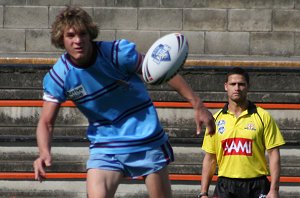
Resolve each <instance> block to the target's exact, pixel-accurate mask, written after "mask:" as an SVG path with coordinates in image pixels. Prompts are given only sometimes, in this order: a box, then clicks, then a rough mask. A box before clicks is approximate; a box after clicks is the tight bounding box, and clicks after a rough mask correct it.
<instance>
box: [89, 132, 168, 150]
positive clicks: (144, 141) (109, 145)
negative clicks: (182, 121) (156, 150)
mask: <svg viewBox="0 0 300 198" xmlns="http://www.w3.org/2000/svg"><path fill="white" fill-rule="evenodd" d="M164 135H165V132H164V130H163V129H161V130H160V131H159V133H158V134H156V135H155V136H153V137H147V138H144V139H141V140H134V141H128V140H124V141H111V142H101V143H100V142H98V143H95V144H91V145H90V149H93V148H124V147H132V146H140V145H144V144H148V143H151V142H155V141H157V140H159V139H161V138H163V136H164ZM134 142H137V143H134ZM122 143H125V145H120V144H122ZM128 143H130V144H128Z"/></svg>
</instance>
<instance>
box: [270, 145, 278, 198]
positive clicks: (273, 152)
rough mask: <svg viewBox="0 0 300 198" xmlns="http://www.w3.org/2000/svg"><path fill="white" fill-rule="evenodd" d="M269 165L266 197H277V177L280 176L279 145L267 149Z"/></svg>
mask: <svg viewBox="0 0 300 198" xmlns="http://www.w3.org/2000/svg"><path fill="white" fill-rule="evenodd" d="M268 157H269V167H270V173H271V187H270V191H269V193H268V195H267V198H277V197H279V192H278V191H279V178H280V151H279V147H275V148H271V149H269V150H268Z"/></svg>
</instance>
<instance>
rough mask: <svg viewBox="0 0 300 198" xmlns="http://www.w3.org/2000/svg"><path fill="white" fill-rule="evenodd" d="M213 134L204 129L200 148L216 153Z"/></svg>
mask: <svg viewBox="0 0 300 198" xmlns="http://www.w3.org/2000/svg"><path fill="white" fill-rule="evenodd" d="M215 136H216V135H215V134H214V135H210V134H209V133H208V131H207V130H206V131H205V134H204V139H203V144H202V150H204V151H205V152H207V153H211V154H216V147H215Z"/></svg>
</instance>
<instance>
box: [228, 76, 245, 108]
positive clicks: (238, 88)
mask: <svg viewBox="0 0 300 198" xmlns="http://www.w3.org/2000/svg"><path fill="white" fill-rule="evenodd" d="M224 87H225V90H226V91H227V96H228V100H229V102H230V101H233V102H236V103H243V102H246V101H247V92H248V83H247V81H246V79H245V78H244V76H242V75H239V74H233V75H230V76H228V81H227V82H226V83H225V84H224Z"/></svg>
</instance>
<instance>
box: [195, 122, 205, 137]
mask: <svg viewBox="0 0 300 198" xmlns="http://www.w3.org/2000/svg"><path fill="white" fill-rule="evenodd" d="M202 124H203V123H202V122H201V121H200V120H198V121H196V129H197V135H199V134H200V133H201V126H202Z"/></svg>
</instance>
